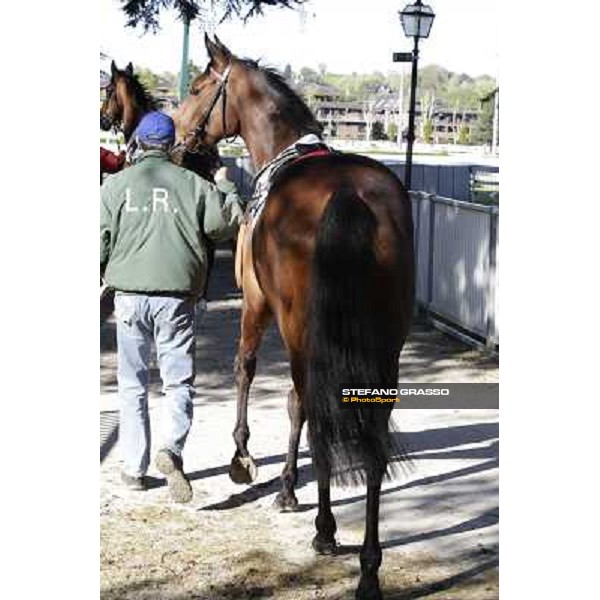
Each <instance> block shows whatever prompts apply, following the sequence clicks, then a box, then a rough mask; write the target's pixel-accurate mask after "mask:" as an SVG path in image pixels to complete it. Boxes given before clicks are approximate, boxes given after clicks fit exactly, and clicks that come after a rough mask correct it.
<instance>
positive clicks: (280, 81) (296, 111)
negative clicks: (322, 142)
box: [238, 58, 323, 136]
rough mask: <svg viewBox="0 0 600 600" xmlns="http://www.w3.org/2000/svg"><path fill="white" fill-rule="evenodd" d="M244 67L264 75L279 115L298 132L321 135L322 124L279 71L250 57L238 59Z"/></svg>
mask: <svg viewBox="0 0 600 600" xmlns="http://www.w3.org/2000/svg"><path fill="white" fill-rule="evenodd" d="M238 60H239V61H240V62H241V63H242V64H243V65H244V67H246V68H247V69H249V70H251V71H257V72H259V73H261V74H262V75H264V78H265V82H266V84H267V87H268V89H269V91H270V92H271V97H272V98H273V100H274V101H275V104H276V105H277V108H278V109H279V111H280V113H281V115H282V116H283V117H284V118H286V119H287V120H289V121H290V122H291V123H292V124H293V125H294V127H295V128H296V129H297V132H298V133H299V134H307V133H314V134H316V135H318V136H321V135H322V133H323V126H322V125H321V124H320V123H319V122H318V121H317V119H315V116H314V115H313V114H312V112H311V110H310V108H308V106H307V105H306V103H305V102H304V100H302V98H301V97H300V96H299V95H298V94H297V93H296V92H295V91H294V90H293V89H292V88H291V87H290V86H289V84H288V83H287V81H286V80H285V78H284V77H283V75H282V74H281V73H279V71H277V70H276V69H274V68H272V67H266V66H263V65H259V64H258V62H257V61H255V60H252V59H250V58H241V59H238Z"/></svg>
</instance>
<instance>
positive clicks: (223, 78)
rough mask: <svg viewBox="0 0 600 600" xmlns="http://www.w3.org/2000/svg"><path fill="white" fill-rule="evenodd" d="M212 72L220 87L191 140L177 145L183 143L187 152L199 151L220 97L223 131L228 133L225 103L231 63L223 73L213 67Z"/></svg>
mask: <svg viewBox="0 0 600 600" xmlns="http://www.w3.org/2000/svg"><path fill="white" fill-rule="evenodd" d="M210 72H211V73H212V74H213V75H214V76H215V77H216V78H217V79H218V80H219V87H218V88H217V91H216V92H215V95H214V96H213V97H212V99H211V101H210V104H209V105H208V108H207V109H206V110H205V111H204V114H203V115H202V118H201V119H200V122H199V123H198V125H197V126H196V128H195V129H194V131H193V132H192V134H191V137H190V138H189V140H187V141H186V140H184V141H183V142H182V143H181V144H177V146H181V145H183V146H184V147H185V150H186V151H187V152H197V148H198V146H199V144H201V142H202V139H203V137H204V135H205V134H206V127H207V125H208V122H209V120H210V117H211V115H212V112H213V110H214V109H215V106H216V105H217V102H218V101H219V98H220V99H222V106H221V114H222V118H223V133H224V134H225V135H226V134H227V117H226V114H225V112H226V111H225V104H226V102H227V81H228V80H229V74H230V73H231V63H229V64H228V65H227V68H226V69H225V70H224V71H223V74H221V73H219V72H218V71H216V70H215V69H213V68H212V67H211V68H210Z"/></svg>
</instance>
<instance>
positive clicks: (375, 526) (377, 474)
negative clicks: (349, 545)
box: [356, 465, 383, 600]
mask: <svg viewBox="0 0 600 600" xmlns="http://www.w3.org/2000/svg"><path fill="white" fill-rule="evenodd" d="M382 478H383V471H382V469H381V466H379V465H378V466H375V465H372V466H369V467H368V471H367V514H366V527H365V539H364V541H363V545H362V548H361V551H360V571H361V575H360V581H359V584H358V588H357V590H356V600H382V599H383V596H382V595H381V589H380V587H379V575H378V571H379V566H380V565H381V546H380V544H379V495H380V492H381V480H382Z"/></svg>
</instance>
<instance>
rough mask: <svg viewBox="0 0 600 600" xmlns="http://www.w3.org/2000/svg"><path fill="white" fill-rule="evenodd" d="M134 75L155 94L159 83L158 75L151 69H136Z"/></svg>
mask: <svg viewBox="0 0 600 600" xmlns="http://www.w3.org/2000/svg"><path fill="white" fill-rule="evenodd" d="M134 73H135V74H136V75H137V78H138V79H139V81H140V83H141V84H142V85H143V86H144V87H145V88H146V89H147V90H148V91H149V92H150V93H153V91H154V89H155V88H156V85H157V83H158V75H156V73H153V72H152V71H151V70H150V69H146V68H142V67H135V69H134Z"/></svg>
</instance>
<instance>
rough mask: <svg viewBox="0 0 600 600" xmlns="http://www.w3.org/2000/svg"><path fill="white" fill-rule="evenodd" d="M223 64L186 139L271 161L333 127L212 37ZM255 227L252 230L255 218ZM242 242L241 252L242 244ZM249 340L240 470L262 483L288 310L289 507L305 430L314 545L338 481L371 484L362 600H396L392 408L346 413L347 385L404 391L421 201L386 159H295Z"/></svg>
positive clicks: (257, 283)
mask: <svg viewBox="0 0 600 600" xmlns="http://www.w3.org/2000/svg"><path fill="white" fill-rule="evenodd" d="M205 45H206V50H207V52H208V56H209V62H208V64H207V66H206V68H205V70H204V72H203V73H201V74H200V75H198V76H197V77H196V78H195V79H194V81H193V82H192V84H191V86H190V95H189V96H188V97H187V98H186V99H185V101H184V102H183V103H182V105H181V106H180V107H179V109H178V110H177V112H176V113H175V115H174V120H175V123H176V127H177V137H178V140H180V141H181V142H182V143H187V144H194V143H197V142H200V143H204V144H215V143H217V142H218V141H219V140H221V139H223V138H227V137H231V136H235V135H239V136H241V137H242V138H243V140H244V142H245V143H246V146H247V148H248V151H249V153H250V155H251V158H252V160H253V162H254V165H255V167H256V169H257V170H259V171H260V170H261V169H263V168H264V167H265V166H266V165H269V163H270V162H271V161H273V160H274V159H275V158H276V157H278V155H279V154H280V153H281V152H282V151H283V150H284V149H286V148H288V147H290V145H292V144H294V142H296V141H297V140H298V139H299V138H301V137H302V136H304V135H306V134H311V133H313V134H316V135H320V134H321V126H320V125H319V123H318V122H317V121H316V120H315V118H314V117H313V115H312V113H311V112H310V110H309V108H308V107H307V106H306V104H305V103H304V101H303V100H302V99H301V98H300V97H299V96H298V95H297V94H296V93H295V92H294V91H293V90H292V89H291V88H290V87H289V86H288V85H287V84H286V82H285V80H284V79H283V77H282V76H281V75H279V74H278V73H277V72H275V71H274V70H272V69H268V68H265V67H262V66H259V65H258V63H256V62H254V61H252V60H249V59H242V58H239V57H237V56H235V55H234V54H233V53H232V52H231V51H230V50H229V49H228V48H227V47H226V46H225V45H224V44H223V43H222V42H221V41H220V40H219V39H218V38H217V36H215V37H214V42H213V41H211V39H210V38H209V37H208V36H206V35H205ZM250 227H252V226H250ZM239 251H240V249H239V248H238V252H239ZM242 266H243V269H242V289H243V302H242V316H241V336H240V340H239V347H238V352H237V356H236V360H235V367H234V369H235V374H236V384H237V422H236V425H235V429H234V433H233V437H234V440H235V444H236V451H235V455H234V457H233V460H232V464H231V468H230V476H231V478H232V479H233V480H234V481H236V482H238V483H240V482H245V483H249V482H251V481H253V480H254V478H255V477H256V466H255V463H254V461H253V459H252V457H251V456H250V454H249V452H248V447H247V442H248V439H249V435H250V431H249V428H248V420H247V407H248V395H249V389H250V385H251V383H252V380H253V378H254V375H255V371H256V354H257V350H258V348H259V345H260V342H261V338H262V336H263V334H264V332H265V329H266V327H267V326H268V324H269V322H270V321H271V320H272V319H275V321H276V323H277V325H278V328H279V331H280V333H281V336H282V339H283V342H284V344H285V346H286V349H287V353H288V356H289V360H290V365H291V375H292V380H293V389H292V390H291V391H290V393H289V396H288V414H289V417H290V421H291V431H290V437H289V446H288V452H287V459H286V463H285V466H284V469H283V472H282V475H281V480H282V490H281V492H280V493H279V494H278V496H277V498H276V505H277V506H278V507H280V508H281V509H283V510H285V509H288V510H293V509H295V508H296V507H297V505H298V501H297V499H296V496H295V493H294V487H295V484H296V480H297V466H296V463H297V453H298V444H299V440H300V433H301V430H302V427H303V424H304V422H305V420H308V440H309V445H310V449H311V455H312V461H313V467H314V469H315V473H316V478H317V484H318V495H319V505H318V514H317V517H316V520H315V526H316V535H315V537H314V539H313V548H314V549H315V550H316V551H317V552H318V553H332V552H334V551H335V547H336V541H335V537H334V536H335V533H336V522H335V518H334V516H333V514H332V512H331V500H330V481H331V479H332V478H333V479H334V481H335V482H338V483H342V484H349V483H350V484H357V483H366V486H367V506H366V527H365V536H364V542H363V545H362V548H361V551H360V565H361V577H360V581H359V583H358V587H357V590H356V598H357V599H359V600H379V599H381V598H382V594H381V590H380V586H379V578H378V570H379V566H380V564H381V559H382V553H381V546H380V543H379V533H378V531H379V498H380V489H381V482H382V478H383V476H384V474H385V473H386V470H387V469H388V468H389V462H390V458H391V456H392V449H391V440H392V436H390V435H389V429H388V428H389V423H388V422H389V418H390V414H391V409H390V408H388V407H387V406H386V407H385V408H384V407H377V408H374V407H372V406H371V405H361V406H356V405H354V406H352V407H345V408H342V403H341V387H342V384H343V385H344V387H371V388H372V387H386V388H390V387H391V388H395V387H396V386H397V381H398V360H399V355H400V351H401V349H402V346H403V344H404V341H405V339H406V336H407V334H408V330H409V325H410V322H411V315H412V306H413V297H414V265H413V223H412V211H411V203H410V199H409V197H408V194H407V192H406V190H405V189H404V187H403V185H402V183H401V181H400V180H399V179H398V178H397V177H396V176H395V175H394V174H393V173H392V172H391V171H390V170H389V169H387V168H386V167H385V166H383V165H382V164H380V163H378V162H376V161H374V160H371V159H370V158H366V157H361V156H357V155H354V154H338V153H331V154H327V155H319V156H316V155H313V156H307V157H304V158H302V159H301V160H298V161H296V162H293V163H292V164H291V165H290V166H287V167H284V168H283V169H282V172H281V173H280V174H279V175H278V176H277V177H276V180H275V181H274V183H273V185H272V187H271V188H270V192H269V194H268V197H267V200H266V203H265V206H264V210H263V212H262V214H261V216H260V218H259V219H258V220H257V221H256V223H255V224H254V226H253V230H252V233H251V234H248V235H246V237H245V239H244V241H243V254H242Z"/></svg>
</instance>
